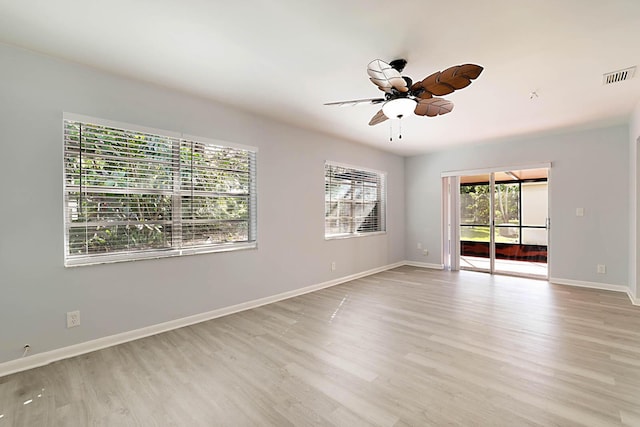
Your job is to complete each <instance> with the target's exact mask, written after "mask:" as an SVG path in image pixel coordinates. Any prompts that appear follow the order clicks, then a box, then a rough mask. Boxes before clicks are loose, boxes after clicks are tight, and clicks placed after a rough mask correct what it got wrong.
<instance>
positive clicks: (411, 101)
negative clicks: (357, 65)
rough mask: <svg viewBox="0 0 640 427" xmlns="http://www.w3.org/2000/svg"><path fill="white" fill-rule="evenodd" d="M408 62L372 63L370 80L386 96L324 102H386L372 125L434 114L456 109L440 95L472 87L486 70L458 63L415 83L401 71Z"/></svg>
mask: <svg viewBox="0 0 640 427" xmlns="http://www.w3.org/2000/svg"><path fill="white" fill-rule="evenodd" d="M406 65H407V61H406V60H404V59H396V60H393V61H391V62H390V63H386V62H384V61H382V60H380V59H375V60H373V61H371V62H370V63H369V65H368V66H367V73H368V74H369V77H370V78H371V79H370V80H371V81H372V82H373V83H374V84H375V85H376V86H378V88H379V89H380V90H381V91H383V92H384V93H385V94H384V98H368V99H357V100H353V101H339V102H329V103H326V104H324V105H357V104H364V103H367V104H382V109H381V110H380V111H378V112H377V113H376V114H375V115H374V116H373V117H372V118H371V121H370V122H369V126H373V125H377V124H378V123H382V122H384V121H385V120H387V119H389V118H393V119H401V118H403V117H405V116H406V115H408V114H410V113H411V112H413V113H415V114H416V115H418V116H428V117H434V116H438V115H442V114H447V113H450V112H451V110H453V102H451V101H448V100H446V99H444V98H438V96H442V95H447V94H450V93H451V92H453V91H455V90H459V89H462V88H465V87H467V86H469V85H470V84H471V80H475V79H476V78H478V76H479V75H480V73H481V72H482V70H483V69H484V68H483V67H481V66H479V65H475V64H464V65H454V66H453V67H449V68H447V69H446V70H444V71H438V72H436V73H433V74H431V75H430V76H429V77H427V78H425V79H423V80H421V81H419V82H416V83H413V81H412V80H411V79H410V78H409V77H407V76H403V75H401V74H400V73H402V70H404V67H405V66H406Z"/></svg>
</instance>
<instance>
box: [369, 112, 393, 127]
mask: <svg viewBox="0 0 640 427" xmlns="http://www.w3.org/2000/svg"><path fill="white" fill-rule="evenodd" d="M387 119H388V117H387V116H385V115H384V113H383V112H382V110H380V111H378V112H377V113H376V114H375V116H373V117H371V120H370V121H369V126H374V125H377V124H378V123H382V122H384V121H385V120H387Z"/></svg>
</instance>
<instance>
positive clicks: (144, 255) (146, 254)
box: [64, 242, 258, 267]
mask: <svg viewBox="0 0 640 427" xmlns="http://www.w3.org/2000/svg"><path fill="white" fill-rule="evenodd" d="M257 247H258V244H257V242H250V243H235V244H229V245H217V246H215V247H204V248H186V249H165V250H156V251H141V252H129V253H122V254H111V255H91V256H78V257H70V258H65V260H64V266H65V267H81V266H85V265H97V264H112V263H115V262H125V261H140V260H145V259H159V258H173V257H179V256H187V255H198V254H210V253H215V252H233V251H241V250H245V249H256V248H257Z"/></svg>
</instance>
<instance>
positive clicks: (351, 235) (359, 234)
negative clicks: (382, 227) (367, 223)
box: [324, 231, 387, 240]
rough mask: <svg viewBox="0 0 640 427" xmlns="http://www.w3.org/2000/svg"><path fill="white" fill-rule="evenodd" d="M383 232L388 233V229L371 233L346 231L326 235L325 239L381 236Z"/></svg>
mask: <svg viewBox="0 0 640 427" xmlns="http://www.w3.org/2000/svg"><path fill="white" fill-rule="evenodd" d="M383 234H387V232H386V231H374V232H371V233H345V234H332V235H329V236H324V240H342V239H352V238H354V237H368V236H380V235H383Z"/></svg>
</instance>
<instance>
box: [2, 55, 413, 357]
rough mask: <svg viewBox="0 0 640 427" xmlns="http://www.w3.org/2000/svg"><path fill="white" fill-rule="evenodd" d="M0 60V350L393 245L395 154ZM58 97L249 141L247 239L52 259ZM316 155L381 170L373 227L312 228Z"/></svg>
mask: <svg viewBox="0 0 640 427" xmlns="http://www.w3.org/2000/svg"><path fill="white" fill-rule="evenodd" d="M0 60H1V61H0V62H1V63H2V67H0V94H1V100H0V144H1V148H2V157H1V159H0V178H1V181H2V183H3V186H2V187H3V196H2V202H1V203H2V204H1V210H0V224H2V231H1V233H0V272H1V276H0V280H1V284H0V362H3V361H8V360H12V359H16V358H18V357H20V356H21V354H22V347H23V345H24V344H26V343H29V344H30V345H31V346H32V348H33V352H34V353H38V352H43V351H47V350H52V349H56V348H60V347H65V346H69V345H72V344H76V343H80V342H84V341H88V340H92V339H96V338H100V337H104V336H108V335H112V334H117V333H121V332H125V331H130V330H134V329H138V328H142V327H145V326H150V325H154V324H158V323H162V322H165V321H170V320H173V319H178V318H182V317H186V316H189V315H194V314H198V313H203V312H207V311H210V310H215V309H217V308H223V307H227V306H231V305H234V304H238V303H242V302H246V301H251V300H254V299H258V298H262V297H266V296H270V295H275V294H278V293H282V292H285V291H291V290H295V289H298V288H302V287H305V286H309V285H313V284H318V283H323V282H325V281H329V280H332V279H337V278H339V277H344V276H347V275H350V274H354V273H359V272H363V271H366V270H369V269H373V268H377V267H381V266H385V265H389V264H392V263H395V262H398V261H402V260H403V259H404V247H405V245H404V228H405V227H404V204H405V200H404V159H403V158H402V157H399V156H396V155H392V154H389V153H385V152H382V151H378V150H375V149H371V148H368V147H365V146H362V145H357V144H352V143H348V142H345V141H341V140H337V139H333V138H330V137H327V136H323V135H320V134H315V133H310V132H307V131H303V130H300V129H296V128H292V127H289V126H286V125H282V124H278V123H275V122H272V121H269V120H266V119H261V118H258V117H255V116H253V115H251V114H247V113H243V112H240V111H236V110H232V109H230V108H226V107H223V106H220V105H218V104H215V103H213V102H210V101H207V100H203V99H199V98H196V97H193V96H188V95H185V94H180V93H177V92H175V91H172V90H169V89H165V88H160V87H157V86H152V85H149V84H146V83H142V82H137V81H132V80H128V79H125V78H119V77H115V76H112V75H108V74H104V73H101V72H99V71H96V70H94V69H91V68H85V67H81V66H78V65H75V64H71V63H68V62H64V61H60V60H55V59H52V58H49V57H45V56H41V55H38V54H34V53H30V52H27V51H23V50H18V49H14V48H12V47H8V46H6V45H0ZM64 111H67V112H72V113H77V114H83V115H88V116H94V117H99V118H103V119H109V120H115V121H120V122H125V123H133V124H137V125H141V126H148V127H154V128H159V129H167V130H170V131H176V132H184V133H186V134H191V135H197V136H203V137H207V138H214V139H221V140H227V141H231V142H235V143H240V144H247V145H252V146H257V147H258V148H259V153H258V249H257V250H246V251H238V252H230V253H216V254H206V255H194V256H186V257H180V258H171V259H161V260H148V261H137V262H124V263H116V264H108V265H99V266H86V267H76V268H64V267H63V219H62V213H63V207H62V113H63V112H64ZM325 160H333V161H337V162H341V163H347V164H352V165H356V166H363V167H366V168H371V169H377V170H383V171H386V172H388V207H387V230H388V231H387V233H386V235H379V236H368V237H362V238H356V239H344V240H332V241H325V240H324V175H323V174H324V161H325ZM331 261H336V263H337V270H336V271H335V272H331V269H330V263H331ZM76 309H77V310H80V311H81V319H82V324H81V326H80V327H78V328H73V329H66V327H65V326H66V325H65V321H66V320H65V319H66V317H65V313H66V312H67V311H71V310H76Z"/></svg>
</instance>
